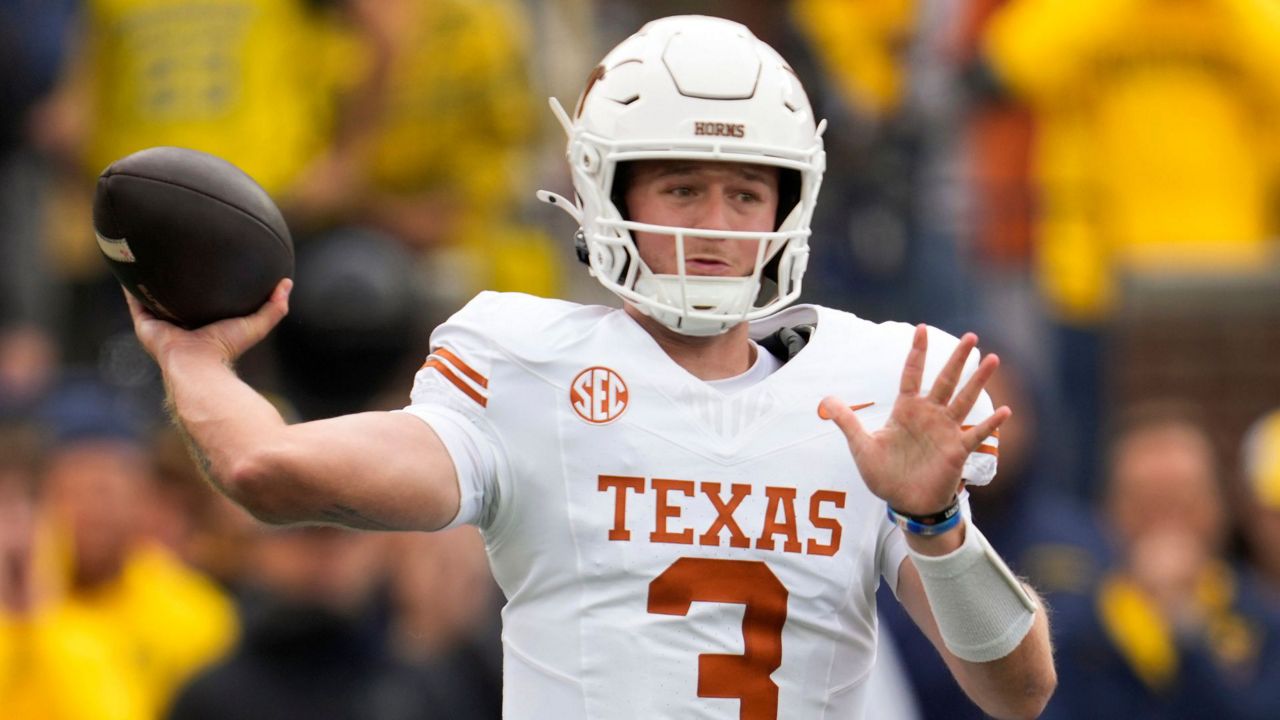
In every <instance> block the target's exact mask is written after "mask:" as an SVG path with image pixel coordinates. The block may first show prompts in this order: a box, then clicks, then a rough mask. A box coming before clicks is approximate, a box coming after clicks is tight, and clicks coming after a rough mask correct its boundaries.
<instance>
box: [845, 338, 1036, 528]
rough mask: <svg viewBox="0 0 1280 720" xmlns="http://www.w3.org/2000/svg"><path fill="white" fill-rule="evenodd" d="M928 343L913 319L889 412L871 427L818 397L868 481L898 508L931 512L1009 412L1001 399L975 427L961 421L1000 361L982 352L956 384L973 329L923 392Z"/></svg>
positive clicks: (952, 490)
mask: <svg viewBox="0 0 1280 720" xmlns="http://www.w3.org/2000/svg"><path fill="white" fill-rule="evenodd" d="M928 342H929V341H928V330H927V329H926V327H925V326H924V325H919V326H917V327H916V332H915V336H914V338H913V339H912V342H911V351H910V352H909V353H907V361H906V363H905V365H904V366H903V368H902V382H901V385H900V387H899V392H898V398H897V400H896V401H895V402H894V404H893V412H892V414H890V416H889V420H888V422H886V423H885V424H884V427H882V428H880V429H879V430H877V431H876V432H874V433H868V432H867V431H866V430H864V429H863V427H862V423H861V422H859V421H858V418H857V416H856V415H855V414H854V412H853V411H852V410H850V409H849V407H848V406H847V405H846V404H845V403H844V402H842V401H840V400H839V399H837V398H835V397H827V398H824V399H823V401H822V409H823V411H824V414H825V415H826V416H827V417H830V418H831V419H832V420H834V421H835V423H836V425H838V426H839V427H840V430H841V431H843V432H844V434H845V437H846V438H847V439H848V441H849V450H850V451H851V452H852V453H853V459H854V462H855V463H857V465H858V471H859V472H860V473H862V479H863V480H864V481H865V482H866V483H867V488H868V489H869V490H871V492H872V493H874V494H875V495H876V496H877V497H879V498H881V499H882V500H885V501H886V502H888V503H889V505H890V506H891V507H893V508H894V509H895V510H898V511H900V512H904V513H909V514H912V515H932V514H933V513H936V512H939V511H941V510H943V509H945V508H946V507H947V506H948V505H949V504H950V503H951V500H952V498H953V497H954V496H955V494H956V492H958V491H959V489H960V482H961V472H962V471H963V469H964V462H965V459H966V458H968V457H969V453H971V452H973V451H974V450H976V449H977V448H978V446H979V445H981V444H982V441H983V440H985V439H986V438H987V437H988V436H990V435H991V433H993V432H995V430H996V428H998V427H1000V425H1001V424H1002V423H1003V422H1004V421H1005V420H1007V419H1008V418H1009V416H1010V415H1012V414H1013V413H1012V411H1010V410H1009V408H1008V407H1007V406H1002V407H1000V408H999V409H997V410H996V411H995V412H994V413H992V414H991V416H990V417H988V418H986V419H985V420H983V421H982V422H980V423H977V424H976V425H974V426H973V427H968V428H966V427H965V426H964V425H962V423H963V422H964V420H965V418H966V417H968V415H969V411H970V410H972V409H973V405H974V403H975V402H977V400H978V396H979V395H980V394H981V392H982V389H983V388H984V387H985V386H986V384H987V381H988V380H990V378H991V375H992V373H994V372H995V370H996V368H997V367H999V365H1000V360H999V358H997V357H996V356H995V355H987V356H986V357H984V358H983V359H982V362H980V363H979V364H978V369H977V371H975V372H974V374H973V376H972V377H971V378H969V381H968V382H967V383H965V384H964V387H962V388H960V390H959V392H957V391H956V386H957V385H959V383H960V376H961V373H962V371H963V370H964V364H965V360H966V359H968V357H969V354H970V352H972V351H973V348H974V347H975V346H976V345H977V344H978V337H977V336H976V335H974V334H973V333H966V334H965V336H964V337H962V338H960V344H959V345H957V346H956V349H955V352H953V353H951V358H950V359H949V360H947V364H946V366H945V367H943V368H942V371H941V372H940V373H938V377H937V379H936V380H934V383H933V386H932V387H931V388H930V389H929V392H928V394H921V392H920V389H921V385H922V381H923V376H924V363H925V355H926V352H927V350H928Z"/></svg>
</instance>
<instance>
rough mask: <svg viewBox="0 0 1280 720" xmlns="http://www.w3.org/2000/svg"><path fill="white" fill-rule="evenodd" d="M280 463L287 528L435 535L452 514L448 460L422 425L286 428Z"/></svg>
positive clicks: (393, 422)
mask: <svg viewBox="0 0 1280 720" xmlns="http://www.w3.org/2000/svg"><path fill="white" fill-rule="evenodd" d="M276 452H277V454H278V457H277V458H276V459H275V460H274V461H271V462H270V463H269V464H271V465H272V466H276V467H279V468H280V473H279V474H280V476H281V478H282V484H283V485H284V487H283V488H282V491H284V492H288V493H289V494H290V495H291V498H290V501H291V502H290V504H291V505H293V506H294V509H293V511H292V512H290V515H292V517H287V518H285V521H286V522H327V523H334V524H338V525H344V526H347V527H354V528H359V529H365V530H437V529H439V528H441V527H444V526H445V525H447V524H448V523H449V521H450V520H452V519H453V518H454V516H455V515H456V514H457V512H458V507H459V497H460V495H459V490H458V479H457V472H456V470H455V468H454V464H453V460H452V458H451V457H450V455H449V451H448V450H447V449H446V447H445V445H444V443H443V442H442V441H441V440H440V437H439V436H438V435H437V434H436V433H435V431H433V430H432V429H431V426H430V425H428V424H427V423H425V422H423V421H422V420H421V419H419V418H417V417H414V416H413V415H409V414H407V413H400V412H367V413H359V414H355V415H344V416H341V417H336V418H330V419H325V420H317V421H314V422H309V423H302V424H299V425H293V426H290V427H289V428H288V429H287V430H286V431H285V433H284V435H283V439H282V442H281V444H280V447H279V448H278V450H277V451H276Z"/></svg>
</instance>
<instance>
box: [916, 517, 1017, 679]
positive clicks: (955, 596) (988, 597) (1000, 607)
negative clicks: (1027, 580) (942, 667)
mask: <svg viewBox="0 0 1280 720" xmlns="http://www.w3.org/2000/svg"><path fill="white" fill-rule="evenodd" d="M908 552H909V553H910V555H911V561H912V562H913V563H915V566H916V570H917V571H919V573H920V579H921V580H922V581H923V583H924V592H925V595H926V596H927V597H928V598H929V607H931V608H932V609H933V617H934V619H935V620H937V622H938V630H939V631H940V632H941V633H942V641H943V643H945V644H946V646H947V649H948V650H950V651H951V652H952V654H954V655H955V656H956V657H958V658H960V659H962V660H968V661H970V662H989V661H991V660H998V659H999V658H1002V657H1004V656H1005V655H1008V654H1009V653H1011V652H1013V649H1014V648H1016V647H1018V643H1020V642H1022V638H1024V637H1026V635H1027V633H1028V632H1030V631H1031V626H1032V624H1034V622H1035V617H1036V616H1035V613H1036V602H1035V600H1033V599H1032V597H1031V594H1030V593H1028V592H1027V589H1026V588H1025V587H1023V586H1022V583H1020V582H1018V579H1017V578H1015V577H1014V576H1013V572H1012V571H1010V570H1009V567H1008V566H1007V565H1005V564H1004V561H1003V560H1001V559H1000V556H999V555H997V554H996V551H995V550H993V549H992V548H991V544H990V543H988V542H987V539H986V538H985V537H983V535H982V533H981V532H978V528H976V527H974V525H973V523H972V522H967V523H966V527H965V538H964V543H963V544H962V545H961V546H960V547H958V548H956V549H955V550H953V551H952V552H950V553H948V554H946V555H941V556H936V557H935V556H930V555H921V554H919V553H917V552H915V551H914V550H910V549H909V548H908Z"/></svg>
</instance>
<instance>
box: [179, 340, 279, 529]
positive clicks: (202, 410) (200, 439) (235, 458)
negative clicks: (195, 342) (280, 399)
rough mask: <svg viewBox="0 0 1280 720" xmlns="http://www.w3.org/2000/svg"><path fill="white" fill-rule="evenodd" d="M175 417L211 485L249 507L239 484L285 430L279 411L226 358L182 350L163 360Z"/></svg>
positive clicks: (193, 350) (196, 350) (192, 350)
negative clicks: (251, 464) (258, 454)
mask: <svg viewBox="0 0 1280 720" xmlns="http://www.w3.org/2000/svg"><path fill="white" fill-rule="evenodd" d="M161 370H162V371H163V375H164V380H165V390H166V393H167V399H168V405H169V411H170V414H171V415H172V417H173V420H174V422H175V423H176V424H177V426H178V427H179V429H180V430H181V431H182V433H183V435H184V436H185V437H186V439H187V445H188V447H189V449H190V450H191V454H192V457H193V458H194V459H195V460H196V463H197V464H198V465H199V467H200V470H201V471H202V472H203V473H204V475H205V477H206V478H207V479H208V480H209V482H210V483H211V484H212V485H213V486H214V487H215V488H216V489H217V490H218V491H219V492H222V493H223V494H225V495H227V496H228V497H230V498H231V499H232V500H235V501H237V502H239V503H241V504H246V499H247V498H245V497H244V489H243V488H241V487H238V485H237V480H238V478H242V477H244V476H245V475H246V474H247V468H246V467H245V466H246V464H247V463H249V462H251V461H252V460H253V458H254V457H255V452H256V451H260V450H261V449H262V448H264V447H266V446H267V444H268V443H270V442H271V441H272V439H273V438H274V437H275V436H277V435H278V434H279V433H280V432H281V431H282V430H284V428H285V422H284V419H283V418H282V417H281V416H280V413H279V412H278V411H277V410H276V408H275V407H274V406H273V405H272V404H271V403H270V402H269V401H267V399H266V398H264V397H263V396H262V395H260V394H259V393H258V392H257V391H256V390H254V389H253V388H252V387H250V386H249V385H248V384H247V383H245V382H244V381H243V380H241V379H240V378H239V377H238V376H237V375H236V373H235V371H234V370H232V368H231V366H230V365H229V364H228V363H227V362H226V361H225V360H223V359H222V358H221V357H219V356H217V355H215V354H213V353H209V352H201V351H200V350H199V349H190V350H186V349H178V350H174V351H173V352H170V353H169V354H168V355H167V356H165V357H163V358H161Z"/></svg>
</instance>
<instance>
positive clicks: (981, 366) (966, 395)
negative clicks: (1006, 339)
mask: <svg viewBox="0 0 1280 720" xmlns="http://www.w3.org/2000/svg"><path fill="white" fill-rule="evenodd" d="M998 367H1000V358H999V357H997V356H996V355H988V356H986V357H984V358H982V362H980V363H978V369H977V370H976V371H974V373H973V377H971V378H969V382H967V383H965V384H964V387H962V388H960V392H958V393H956V396H955V397H954V398H952V400H951V404H950V405H949V406H947V412H948V413H950V415H951V417H952V418H954V419H955V420H956V421H961V420H964V419H965V418H966V417H968V416H969V411H970V410H972V409H973V406H974V404H975V403H976V402H977V401H978V396H979V395H981V394H982V390H983V388H985V387H986V386H987V382H988V381H989V380H991V376H992V375H994V374H995V371H996V368H998Z"/></svg>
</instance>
